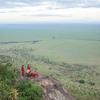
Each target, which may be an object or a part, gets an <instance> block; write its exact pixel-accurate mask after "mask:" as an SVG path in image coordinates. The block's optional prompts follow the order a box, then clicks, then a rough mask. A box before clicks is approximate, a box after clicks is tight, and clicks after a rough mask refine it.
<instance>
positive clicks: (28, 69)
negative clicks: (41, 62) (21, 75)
mask: <svg viewBox="0 0 100 100" xmlns="http://www.w3.org/2000/svg"><path fill="white" fill-rule="evenodd" d="M26 75H27V76H28V77H30V76H31V67H30V64H28V66H27V70H26Z"/></svg>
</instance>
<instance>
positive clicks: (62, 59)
mask: <svg viewBox="0 0 100 100" xmlns="http://www.w3.org/2000/svg"><path fill="white" fill-rule="evenodd" d="M99 27H100V25H99V24H39V25H37V24H36V25H35V24H30V25H23V24H22V25H21V24H20V25H4V26H3V25H1V26H0V98H1V100H17V99H18V100H42V95H43V90H42V88H41V86H39V84H37V83H36V82H31V81H28V80H25V81H22V80H20V81H18V76H19V74H20V72H19V71H20V68H21V65H23V64H24V66H25V68H26V67H27V64H30V65H31V69H32V70H35V71H37V72H39V73H40V74H41V75H43V76H47V77H51V78H52V79H55V80H57V82H58V83H60V84H61V85H62V86H64V88H65V89H66V90H67V91H68V93H69V94H70V95H71V96H72V97H73V98H74V99H75V100H100V29H99ZM3 71H4V72H3ZM13 81H14V82H13ZM24 86H25V87H24ZM21 87H22V88H21ZM12 91H14V92H12ZM23 91H24V92H23ZM21 92H22V94H21ZM12 93H15V94H16V96H14V97H16V98H15V99H11V97H12V95H13V94H12ZM25 95H27V96H25ZM30 96H31V97H30ZM54 100H55V99H54ZM64 100H66V99H64Z"/></svg>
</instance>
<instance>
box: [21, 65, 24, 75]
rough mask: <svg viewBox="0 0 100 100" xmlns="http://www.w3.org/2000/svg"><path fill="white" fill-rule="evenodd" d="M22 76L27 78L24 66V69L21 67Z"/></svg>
mask: <svg viewBox="0 0 100 100" xmlns="http://www.w3.org/2000/svg"><path fill="white" fill-rule="evenodd" d="M21 74H22V76H25V69H24V65H22V67H21Z"/></svg>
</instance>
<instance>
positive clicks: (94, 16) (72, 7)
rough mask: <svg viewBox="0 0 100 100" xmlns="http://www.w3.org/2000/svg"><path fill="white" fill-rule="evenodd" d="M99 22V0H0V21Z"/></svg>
mask: <svg viewBox="0 0 100 100" xmlns="http://www.w3.org/2000/svg"><path fill="white" fill-rule="evenodd" d="M65 21H72V22H73V21H83V22H84V21H85V22H87V21H88V22H100V0H0V23H30V22H32V23H34V22H65Z"/></svg>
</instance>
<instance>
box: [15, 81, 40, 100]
mask: <svg viewBox="0 0 100 100" xmlns="http://www.w3.org/2000/svg"><path fill="white" fill-rule="evenodd" d="M17 89H18V91H19V100H42V88H40V87H39V86H38V85H36V83H33V82H31V81H29V80H21V81H20V82H19V83H18V84H17Z"/></svg>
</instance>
